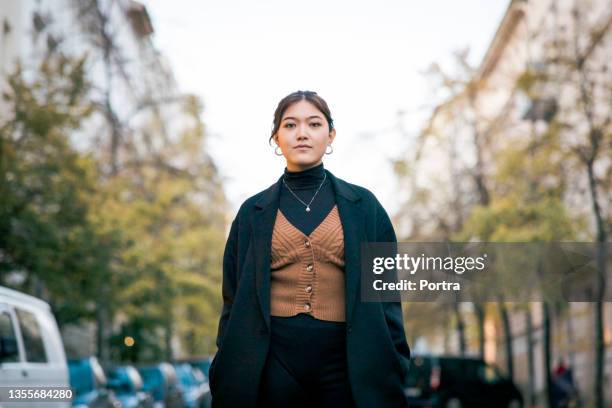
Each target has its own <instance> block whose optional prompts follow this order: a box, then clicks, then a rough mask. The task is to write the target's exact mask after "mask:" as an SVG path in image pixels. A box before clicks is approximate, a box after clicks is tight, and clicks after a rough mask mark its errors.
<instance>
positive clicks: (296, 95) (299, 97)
mask: <svg viewBox="0 0 612 408" xmlns="http://www.w3.org/2000/svg"><path fill="white" fill-rule="evenodd" d="M303 100H307V101H308V102H310V103H312V104H313V105H314V106H315V107H316V108H317V109H318V110H320V111H321V113H322V114H323V116H325V119H327V124H328V125H329V130H330V131H331V130H332V129H333V128H334V120H333V119H332V117H331V112H330V111H329V107H328V106H327V102H325V100H324V99H323V98H321V97H320V96H319V95H317V93H316V92H312V91H296V92H293V93H290V94H289V95H287V96H285V97H284V98H283V99H281V101H280V102H279V103H278V106H277V107H276V111H275V112H274V126H273V127H272V134H270V139H269V140H268V143H270V144H272V138H273V137H274V134H275V133H276V132H278V129H279V128H280V123H281V119H282V118H283V115H284V114H285V111H286V110H287V109H288V108H289V107H290V106H291V105H293V104H294V103H297V102H299V101H303Z"/></svg>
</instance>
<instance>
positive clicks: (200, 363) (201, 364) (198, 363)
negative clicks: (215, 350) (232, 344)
mask: <svg viewBox="0 0 612 408" xmlns="http://www.w3.org/2000/svg"><path fill="white" fill-rule="evenodd" d="M185 362H186V363H189V364H191V366H192V367H195V368H198V369H200V371H202V373H204V375H205V376H206V381H208V370H209V369H210V364H211V363H212V357H205V358H196V359H190V360H186V361H185Z"/></svg>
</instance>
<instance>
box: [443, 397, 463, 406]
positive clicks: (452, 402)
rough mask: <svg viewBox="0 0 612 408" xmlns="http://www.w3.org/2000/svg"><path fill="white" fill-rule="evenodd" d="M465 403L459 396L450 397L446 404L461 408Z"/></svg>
mask: <svg viewBox="0 0 612 408" xmlns="http://www.w3.org/2000/svg"><path fill="white" fill-rule="evenodd" d="M462 406H463V404H462V403H461V400H460V399H459V398H449V399H448V400H446V404H444V407H445V408H461V407H462Z"/></svg>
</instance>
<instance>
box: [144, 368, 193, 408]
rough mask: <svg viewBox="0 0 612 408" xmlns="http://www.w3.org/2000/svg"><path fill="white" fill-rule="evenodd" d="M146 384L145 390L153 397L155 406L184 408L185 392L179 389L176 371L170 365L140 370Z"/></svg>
mask: <svg viewBox="0 0 612 408" xmlns="http://www.w3.org/2000/svg"><path fill="white" fill-rule="evenodd" d="M138 372H139V373H140V375H141V376H142V380H143V382H144V386H143V390H144V391H147V392H149V393H151V395H153V400H154V406H160V407H165V408H182V407H183V395H182V394H183V391H182V390H181V388H180V387H179V384H178V379H177V377H176V371H175V370H174V367H173V366H172V365H171V364H169V363H160V364H156V365H152V366H143V367H139V368H138Z"/></svg>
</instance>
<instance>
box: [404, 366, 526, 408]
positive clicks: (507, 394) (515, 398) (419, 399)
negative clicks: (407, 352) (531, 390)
mask: <svg viewBox="0 0 612 408" xmlns="http://www.w3.org/2000/svg"><path fill="white" fill-rule="evenodd" d="M411 363H412V364H411V367H410V369H409V370H408V375H407V378H406V385H407V387H406V389H405V394H406V398H407V399H408V403H409V406H410V407H444V408H451V407H452V408H457V407H480V406H482V407H508V408H520V407H522V406H523V398H522V396H521V393H520V391H519V390H518V388H517V387H516V385H515V384H514V383H513V382H512V381H511V380H510V379H508V378H506V377H504V376H502V375H501V374H500V373H499V371H498V370H497V368H496V367H495V366H492V365H489V364H487V363H485V362H484V361H483V360H481V359H477V358H461V357H448V356H415V357H414V358H413V359H412V362H411Z"/></svg>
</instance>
